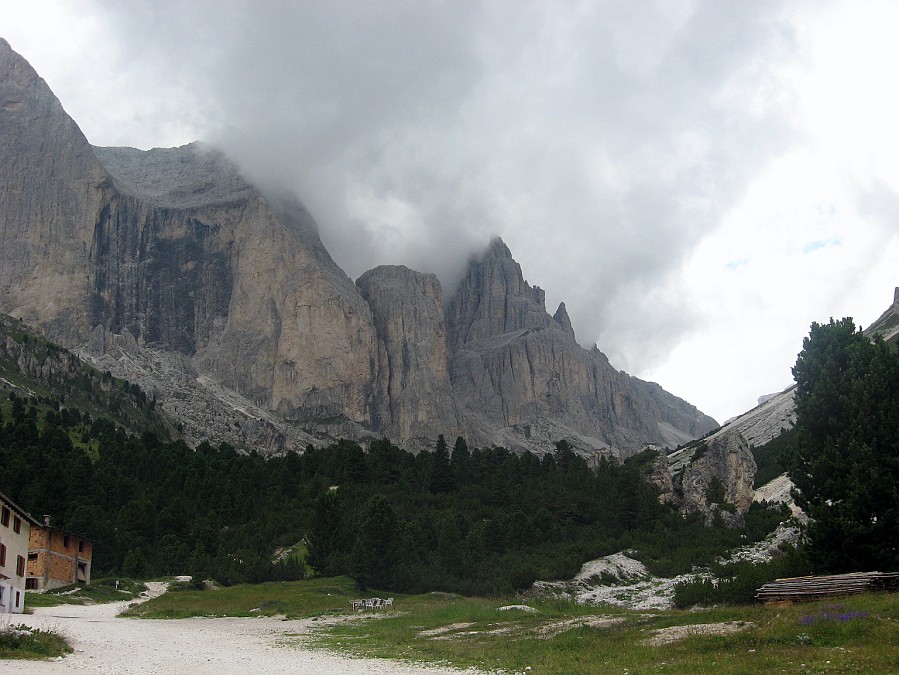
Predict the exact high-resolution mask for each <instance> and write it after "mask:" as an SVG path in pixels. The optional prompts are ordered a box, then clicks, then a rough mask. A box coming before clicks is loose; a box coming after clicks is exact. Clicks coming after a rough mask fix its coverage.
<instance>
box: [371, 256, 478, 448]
mask: <svg viewBox="0 0 899 675" xmlns="http://www.w3.org/2000/svg"><path fill="white" fill-rule="evenodd" d="M356 285H357V286H358V287H359V289H360V291H361V292H362V296H363V297H364V298H365V300H366V301H367V302H368V304H369V306H370V307H371V311H372V315H373V317H374V323H375V330H376V333H377V341H378V367H377V371H376V373H375V378H374V394H373V398H372V411H373V412H372V424H373V426H374V427H375V428H376V429H378V430H379V431H380V432H381V433H382V434H384V435H385V436H388V437H389V438H394V439H397V438H398V439H410V440H415V439H420V440H421V441H423V443H424V444H425V445H429V444H431V443H433V440H434V438H436V434H435V432H437V433H446V434H447V436H449V437H450V438H451V437H452V435H453V434H456V433H457V432H458V431H459V429H460V422H459V420H458V419H457V416H456V411H455V402H454V400H453V393H452V388H451V386H450V380H449V369H448V359H447V354H446V322H445V320H444V313H443V291H442V290H441V287H440V282H439V281H438V280H437V277H436V276H434V275H433V274H421V273H420V272H415V271H413V270H410V269H409V268H407V267H402V266H387V265H384V266H381V267H376V268H375V269H373V270H370V271H368V272H366V273H365V274H363V275H362V276H361V277H359V279H357V280H356Z"/></svg>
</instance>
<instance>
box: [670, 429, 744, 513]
mask: <svg viewBox="0 0 899 675" xmlns="http://www.w3.org/2000/svg"><path fill="white" fill-rule="evenodd" d="M699 447H700V450H697V451H696V452H695V454H694V455H693V458H692V459H691V460H690V462H689V463H688V464H686V466H685V467H684V470H683V473H682V474H681V476H680V478H679V479H678V478H677V476H675V486H676V487H679V488H680V491H681V493H682V500H683V508H684V509H686V510H689V511H701V512H703V513H708V512H709V511H710V509H711V506H712V504H713V503H724V502H726V503H729V504H733V505H734V506H735V507H736V508H737V511H738V512H740V513H746V511H748V510H749V507H750V505H751V504H752V498H753V495H754V493H755V491H754V490H753V487H752V484H753V481H754V480H755V473H756V469H757V467H756V464H755V459H754V458H753V456H752V451H751V450H750V449H749V444H748V443H747V442H746V439H745V438H743V436H741V435H740V434H739V433H736V432H732V433H729V434H723V435H721V436H718V437H716V438H714V439H712V440H710V441H709V442H708V444H706V445H700V446H699ZM703 448H704V449H703ZM716 483H717V484H719V485H720V486H721V487H723V499H722V500H721V501H713V500H712V495H713V493H714V491H715V489H716Z"/></svg>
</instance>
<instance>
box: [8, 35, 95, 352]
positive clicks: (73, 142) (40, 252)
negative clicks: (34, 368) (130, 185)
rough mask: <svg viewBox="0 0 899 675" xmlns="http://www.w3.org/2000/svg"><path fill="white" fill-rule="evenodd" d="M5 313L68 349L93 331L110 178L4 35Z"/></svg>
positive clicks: (57, 102)
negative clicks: (97, 230) (96, 246)
mask: <svg viewBox="0 0 899 675" xmlns="http://www.w3.org/2000/svg"><path fill="white" fill-rule="evenodd" d="M0 171H2V179H0V238H2V242H3V254H2V255H0V312H3V313H6V314H9V315H11V316H15V317H17V318H23V319H24V320H25V321H26V322H28V323H29V324H33V325H35V326H40V327H41V328H42V330H44V331H45V332H46V333H47V334H48V335H49V336H50V337H51V338H53V339H56V340H58V341H61V342H65V343H69V344H71V343H73V342H76V341H78V340H80V339H84V338H85V337H86V336H87V335H88V333H89V331H90V320H89V305H88V302H87V297H88V294H89V292H90V291H89V276H90V272H91V256H92V253H93V251H92V246H93V223H94V221H95V219H96V216H97V214H98V213H99V212H100V209H101V204H102V202H103V200H104V195H105V193H106V192H107V191H108V190H109V187H110V183H109V177H108V176H107V174H106V171H105V170H104V169H103V166H102V165H101V164H100V162H99V161H97V158H96V157H94V154H93V152H91V148H90V146H89V145H88V143H87V141H86V140H85V138H84V135H83V134H82V133H81V131H80V130H79V129H78V126H77V125H76V124H75V123H74V122H73V121H72V119H71V118H70V117H69V116H68V115H66V113H65V111H64V110H63V109H62V106H61V105H60V103H59V101H58V100H57V99H56V97H55V96H54V95H53V92H51V91H50V88H49V87H48V86H47V84H46V82H44V81H43V80H42V79H41V78H40V77H38V75H37V73H36V72H35V71H34V69H33V68H32V67H31V66H30V65H29V64H28V62H27V61H25V60H24V59H23V58H21V57H20V56H19V55H18V54H16V53H15V52H13V51H12V49H11V48H10V46H9V44H8V43H7V42H6V41H5V40H3V39H2V38H0Z"/></svg>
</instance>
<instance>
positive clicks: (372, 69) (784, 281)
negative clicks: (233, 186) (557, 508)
mask: <svg viewBox="0 0 899 675" xmlns="http://www.w3.org/2000/svg"><path fill="white" fill-rule="evenodd" d="M897 26H899V3H895V2H892V1H884V2H878V1H874V0H870V1H868V0H853V1H852V2H849V1H847V2H833V1H831V2H828V1H827V0H809V1H799V0H797V1H793V2H791V1H789V0H779V1H770V2H768V1H765V0H754V1H753V2H745V1H743V0H708V1H703V0H694V1H690V0H653V1H650V0H628V1H627V2H625V1H624V0H620V1H614V2H613V1H598V0H597V1H593V2H578V1H575V0H545V1H536V0H497V1H495V2H489V1H476V0H453V1H445V2H439V1H427V0H421V1H412V0H402V1H398V0H379V2H377V3H375V2H369V1H368V0H322V1H319V2H307V1H301V0H296V1H282V2H278V1H275V0H255V1H253V2H250V1H249V0H246V1H241V0H183V1H181V2H176V1H174V0H154V1H153V2H146V0H140V1H136V0H55V1H53V0H22V1H19V0H4V1H3V2H2V3H0V36H2V37H4V38H6V39H7V41H9V43H10V45H11V46H12V48H13V49H14V50H16V51H17V52H19V53H20V54H22V55H23V56H24V57H25V58H26V59H28V61H29V62H30V63H31V64H32V66H34V67H35V69H36V70H37V71H38V73H39V74H40V75H41V76H42V77H43V78H44V79H45V80H46V81H47V82H48V84H49V85H50V87H51V88H52V89H53V91H54V92H55V94H56V95H57V97H58V98H59V99H60V101H61V102H62V104H63V106H64V108H65V109H66V111H67V112H68V113H69V114H70V115H71V116H72V117H73V118H74V119H75V120H76V122H77V123H78V124H79V126H80V127H81V129H82V131H83V132H84V133H85V135H86V136H87V138H88V140H89V141H90V142H91V143H93V144H95V145H126V146H132V147H138V148H143V149H149V148H152V147H170V146H178V145H183V144H185V143H189V142H192V141H194V140H204V141H207V142H211V143H214V144H216V145H218V146H220V147H222V148H223V149H225V150H226V151H227V152H228V153H229V154H230V155H231V156H232V157H234V158H235V160H236V161H238V162H239V164H240V165H241V167H242V168H243V170H244V172H245V173H246V175H248V176H249V177H251V178H252V179H253V180H255V181H257V182H259V183H260V184H263V185H266V186H270V187H279V188H286V189H289V190H291V191H293V192H295V193H296V194H297V196H299V197H300V199H301V200H302V201H303V202H304V203H305V204H306V206H307V207H308V208H309V210H310V211H311V212H312V214H313V215H314V216H315V218H316V220H317V221H318V223H319V228H320V234H321V238H322V240H323V241H324V243H325V245H326V246H327V247H328V249H329V251H330V252H331V255H332V257H333V258H334V260H335V261H336V262H337V263H338V264H339V265H340V266H341V267H342V268H343V269H344V270H345V271H346V273H347V274H348V275H349V276H350V277H351V278H353V279H355V278H356V277H358V276H359V275H360V274H361V273H362V272H364V271H365V270H367V269H370V268H372V267H375V266H376V265H379V264H404V265H407V266H409V267H412V268H414V269H417V270H420V271H423V272H434V273H436V274H437V275H438V276H439V277H440V279H441V282H442V285H443V287H444V293H445V294H447V295H448V294H449V293H451V292H452V290H453V288H454V285H455V284H456V283H457V282H458V280H459V278H460V277H461V275H462V273H463V272H464V269H465V266H466V264H467V261H468V259H469V258H470V257H471V256H473V255H477V254H478V253H479V252H481V251H483V250H484V249H485V248H486V247H487V245H488V243H489V241H490V239H491V238H492V237H493V236H497V235H498V236H501V237H502V238H503V240H504V241H505V242H506V244H508V246H509V248H510V249H511V250H512V253H513V256H514V257H515V259H516V260H517V261H518V262H519V263H520V264H521V266H522V269H523V271H524V276H525V278H526V279H527V280H528V281H529V282H530V283H531V284H532V285H538V286H540V287H541V288H543V289H544V290H545V291H546V300H547V309H548V310H549V312H550V313H553V312H555V309H556V307H557V305H558V303H559V302H562V301H564V302H565V304H566V306H567V309H568V313H569V315H570V317H571V321H572V324H573V327H574V329H575V332H576V335H577V338H578V340H579V342H580V343H581V344H582V345H584V346H586V347H592V345H593V344H597V345H598V346H599V348H600V349H601V350H602V351H603V352H604V353H605V354H606V355H607V356H608V357H609V359H610V360H611V362H612V364H613V365H614V366H615V367H617V368H619V369H623V370H626V371H627V372H628V373H630V374H632V375H635V376H637V377H641V378H643V379H647V380H652V381H655V382H658V383H659V384H661V385H662V386H663V387H665V388H666V389H667V390H668V391H670V392H672V393H674V394H676V395H678V396H680V397H682V398H684V399H686V400H688V401H690V402H691V403H693V404H694V405H696V406H697V407H699V408H700V409H701V410H703V411H704V412H706V413H708V414H710V415H712V416H713V417H715V418H716V419H717V420H719V421H724V420H725V419H727V418H729V417H732V416H734V415H737V414H739V413H741V412H744V411H746V410H748V409H750V408H752V407H753V406H754V405H755V404H756V402H757V399H758V397H759V396H762V395H765V394H769V393H773V392H776V391H780V390H782V389H784V388H785V387H787V386H789V385H790V384H791V383H792V375H791V372H790V368H791V367H792V365H793V364H794V363H795V360H796V355H797V354H798V352H799V351H800V349H801V348H802V340H803V338H804V337H805V336H806V335H807V334H808V331H809V326H810V324H811V322H813V321H817V322H826V321H827V320H828V319H829V318H831V317H834V318H842V317H844V316H851V317H853V318H854V319H855V321H856V324H858V325H861V326H865V325H868V324H870V323H871V322H873V321H874V320H875V319H876V318H877V317H878V316H879V315H880V314H881V313H882V312H883V311H884V310H886V309H887V307H888V306H889V305H890V303H891V302H892V299H893V289H894V287H896V286H899V226H897V225H899V131H897V123H896V120H899V89H897V88H896V87H895V86H894V81H895V75H894V70H895V64H896V63H899V41H897V40H895V39H894V35H895V32H896V29H897Z"/></svg>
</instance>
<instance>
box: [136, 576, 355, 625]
mask: <svg viewBox="0 0 899 675" xmlns="http://www.w3.org/2000/svg"><path fill="white" fill-rule="evenodd" d="M357 593H358V592H357V591H356V585H355V583H354V582H353V580H352V579H349V578H347V577H332V578H318V579H309V580H306V581H297V582H289V581H285V582H269V583H262V584H238V585H236V586H229V587H226V588H215V589H203V590H198V589H185V590H180V591H178V592H175V593H164V594H163V595H160V596H159V597H156V598H153V599H152V600H148V601H147V602H144V603H141V604H140V605H137V606H136V607H132V608H131V609H129V610H128V611H126V612H125V613H124V616H133V617H141V618H147V619H182V618H187V617H193V616H286V617H289V618H301V617H311V616H319V615H322V614H334V613H343V612H348V611H349V608H350V600H351V599H353V598H355V597H357Z"/></svg>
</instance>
